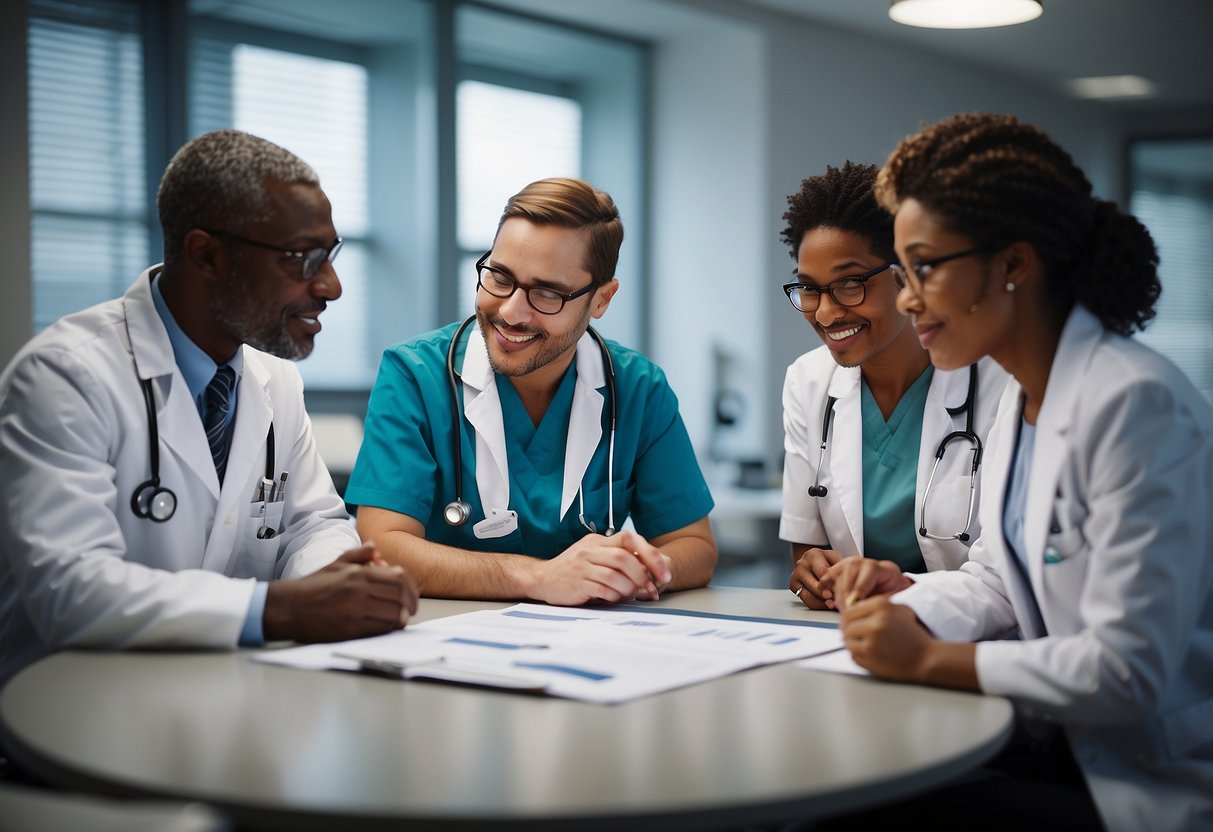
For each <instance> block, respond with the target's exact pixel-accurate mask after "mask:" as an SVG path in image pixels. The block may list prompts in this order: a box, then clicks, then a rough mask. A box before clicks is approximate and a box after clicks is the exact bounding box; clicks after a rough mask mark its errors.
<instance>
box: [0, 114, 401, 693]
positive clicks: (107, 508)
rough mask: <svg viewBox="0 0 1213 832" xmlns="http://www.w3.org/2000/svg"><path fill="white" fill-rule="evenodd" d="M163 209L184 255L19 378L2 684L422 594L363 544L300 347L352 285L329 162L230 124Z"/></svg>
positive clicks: (165, 188)
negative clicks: (45, 666) (344, 279)
mask: <svg viewBox="0 0 1213 832" xmlns="http://www.w3.org/2000/svg"><path fill="white" fill-rule="evenodd" d="M157 207H158V211H159V216H160V223H161V226H162V227H163V231H164V253H165V262H164V263H163V264H162V265H160V266H153V267H152V268H150V269H148V270H147V271H145V272H144V273H143V274H141V275H140V276H139V278H138V279H137V280H136V281H135V283H134V285H132V286H131V288H130V289H128V290H127V292H126V294H125V295H123V296H122V297H121V298H117V299H115V300H111V301H108V302H106V303H102V304H99V305H97V306H94V307H92V308H90V309H86V310H84V311H82V312H77V313H75V314H72V315H68V316H67V317H65V318H63V319H61V320H59V321H58V322H56V323H55V324H53V325H51V326H50V327H49V328H47V329H46V330H45V331H44V332H42V333H41V334H40V335H38V336H36V337H35V338H34V339H33V340H31V341H30V342H29V343H28V344H27V345H26V346H25V347H24V348H23V349H22V350H21V351H20V352H19V353H18V355H17V356H16V357H15V358H14V359H13V361H12V362H11V363H10V364H9V366H8V367H7V369H5V371H4V373H3V375H0V683H2V682H3V681H5V680H6V679H7V678H8V677H10V676H11V675H12V674H14V673H15V672H17V671H18V670H20V669H21V668H22V667H23V666H25V665H27V664H29V663H30V662H32V661H34V660H36V659H38V658H39V657H41V656H43V655H45V654H46V653H48V652H51V651H53V650H56V649H59V648H63V647H69V646H71V647H74V646H87V647H102V648H133V647H151V646H196V647H235V646H236V645H238V644H240V645H257V644H262V643H263V642H265V641H267V640H275V639H291V640H296V641H330V640H341V639H347V638H354V637H359V636H365V635H372V634H378V633H383V632H387V631H389V630H393V629H398V628H400V627H402V626H404V624H405V623H406V622H407V620H408V618H409V616H410V615H411V614H412V613H413V612H415V611H416V604H417V593H416V588H415V587H414V585H413V582H412V580H411V579H410V578H409V576H408V575H407V574H406V573H405V571H404V570H403V569H401V568H400V567H398V566H388V565H386V564H385V563H384V562H383V561H382V560H381V559H380V558H379V556H378V554H377V553H376V552H375V549H374V547H373V546H360V545H359V538H358V535H357V533H356V532H355V530H354V527H353V525H352V523H351V522H350V520H349V518H348V516H347V515H346V512H345V506H344V503H343V502H342V500H341V498H340V497H339V496H338V495H337V493H336V490H335V489H334V488H333V482H332V479H331V478H330V477H329V474H328V471H327V470H326V469H325V466H324V463H323V462H322V461H321V459H320V456H319V455H318V453H317V451H316V444H315V441H314V440H313V437H312V431H311V424H310V422H309V420H308V418H307V414H306V413H305V411H304V404H303V386H302V381H301V379H300V377H299V372H298V370H297V369H296V368H295V366H294V365H293V364H292V363H291V361H290V360H284V359H291V360H293V359H299V358H303V357H305V356H307V355H308V354H309V353H310V352H311V351H312V347H313V343H314V339H315V337H316V334H317V333H318V332H319V331H320V328H321V324H320V315H321V313H322V312H323V311H324V309H325V307H326V306H327V304H328V303H329V302H330V301H334V300H336V299H337V298H338V297H339V296H340V295H341V283H340V281H339V280H338V278H337V274H336V272H335V271H334V270H333V266H332V260H333V258H334V257H335V256H336V255H337V252H338V251H339V250H340V248H341V238H340V237H339V236H337V232H336V230H335V228H334V227H333V221H332V211H331V207H330V205H329V201H328V198H327V197H326V196H325V194H324V191H323V190H321V188H320V184H319V180H318V179H317V177H316V174H315V172H314V171H313V170H312V169H311V168H310V167H308V165H306V164H305V163H304V162H303V161H302V160H300V159H298V158H297V157H296V156H294V155H293V154H291V153H289V152H288V151H286V150H284V149H283V148H281V147H278V146H277V145H275V144H272V143H270V142H267V141H265V140H263V139H259V138H257V137H255V136H251V135H248V134H247V133H242V132H239V131H236V130H219V131H216V132H212V133H207V134H206V135H203V136H201V137H199V138H197V139H195V140H193V141H191V142H189V143H188V144H186V145H185V146H184V147H183V148H182V149H181V150H180V151H179V152H178V153H177V154H176V156H174V157H173V159H172V161H171V162H170V163H169V165H168V168H167V170H166V171H165V174H164V177H163V179H162V181H161V183H160V190H159V194H158V198H157Z"/></svg>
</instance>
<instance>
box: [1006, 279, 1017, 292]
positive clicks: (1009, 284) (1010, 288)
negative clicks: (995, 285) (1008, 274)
mask: <svg viewBox="0 0 1213 832" xmlns="http://www.w3.org/2000/svg"><path fill="white" fill-rule="evenodd" d="M1006 288H1007V291H1008V292H1014V291H1015V284H1014V283H1012V282H1011V281H1010V280H1008V281H1007V287H1006Z"/></svg>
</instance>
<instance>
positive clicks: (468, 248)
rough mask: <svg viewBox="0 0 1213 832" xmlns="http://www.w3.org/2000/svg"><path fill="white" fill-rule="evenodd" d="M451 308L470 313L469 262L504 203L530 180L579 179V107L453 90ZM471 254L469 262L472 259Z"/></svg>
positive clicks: (490, 88) (504, 91) (488, 242)
mask: <svg viewBox="0 0 1213 832" xmlns="http://www.w3.org/2000/svg"><path fill="white" fill-rule="evenodd" d="M455 118H456V122H455V123H456V135H457V137H458V138H457V140H456V165H457V170H456V182H457V199H458V203H457V204H458V220H457V229H458V241H459V248H460V249H461V250H462V251H463V252H465V254H468V255H471V256H465V257H464V258H462V259H461V262H460V270H459V275H458V280H459V308H460V311H461V314H471V312H472V311H473V310H474V308H475V304H476V301H475V297H476V276H475V274H474V273H473V266H474V264H475V262H476V259H477V258H478V257H479V256H480V255H481V254H483V253H484V252H485V251H487V250H488V249H489V248H490V247H491V246H492V244H493V234H494V232H496V230H497V221H498V220H499V219H500V218H501V210H502V209H503V208H504V207H505V203H506V200H508V199H509V198H510V197H511V196H513V195H514V194H516V193H518V191H520V190H522V188H523V187H524V186H526V185H527V184H529V183H530V182H534V181H535V180H536V179H546V178H548V177H552V176H573V177H580V176H581V106H580V105H579V104H578V103H577V101H575V100H574V99H572V98H565V97H563V96H557V95H547V94H543V93H537V92H531V91H528V90H520V89H515V88H512V87H506V86H500V85H497V84H489V83H484V82H481V81H461V82H460V83H459V85H458V87H457V88H456V96H455ZM472 252H474V253H475V254H474V255H472Z"/></svg>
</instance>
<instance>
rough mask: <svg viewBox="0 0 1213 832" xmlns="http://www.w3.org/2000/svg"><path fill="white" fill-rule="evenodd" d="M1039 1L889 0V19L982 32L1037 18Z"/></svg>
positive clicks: (909, 24) (911, 23)
mask: <svg viewBox="0 0 1213 832" xmlns="http://www.w3.org/2000/svg"><path fill="white" fill-rule="evenodd" d="M1043 11H1044V6H1043V5H1042V0H892V2H891V3H890V4H889V17H891V18H893V19H894V20H895V21H897V22H898V23H904V24H905V25H907V26H922V27H925V28H928V29H986V28H989V27H991V26H1011V25H1012V24H1015V23H1026V22H1028V21H1029V20H1035V19H1036V18H1038V17H1040V15H1041V13H1042V12H1043Z"/></svg>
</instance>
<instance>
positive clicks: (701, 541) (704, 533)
mask: <svg viewBox="0 0 1213 832" xmlns="http://www.w3.org/2000/svg"><path fill="white" fill-rule="evenodd" d="M649 542H650V543H652V544H653V545H654V546H656V547H657V548H658V549H660V550H661V551H662V553H663V554H665V555H667V556H668V557H669V558H670V574H671V578H670V583H669V586H667V587H666V589H668V590H678V589H697V588H699V587H701V586H707V583H708V581H710V580H712V572H713V571H714V570H715V569H716V554H717V553H716V538H715V537H714V536H713V535H712V527H711V525H710V523H709V522H708V519H707V518H706V517H705V518H703V519H702V520H700V521H698V522H696V523H692V524H691V525H690V526H686V527H684V528H682V529H679V530H678V531H676V532H671V533H670V534H667V535H662V536H661V537H656V538H653V539H652V540H650V541H649Z"/></svg>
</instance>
